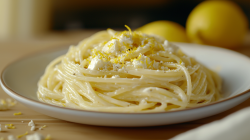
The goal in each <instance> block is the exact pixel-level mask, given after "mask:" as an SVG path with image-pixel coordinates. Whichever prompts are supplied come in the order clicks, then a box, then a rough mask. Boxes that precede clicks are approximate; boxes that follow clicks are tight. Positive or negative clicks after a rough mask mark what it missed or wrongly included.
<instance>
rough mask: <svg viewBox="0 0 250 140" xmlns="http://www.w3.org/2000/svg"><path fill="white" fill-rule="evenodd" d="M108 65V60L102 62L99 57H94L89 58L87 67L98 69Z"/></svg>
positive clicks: (105, 67)
mask: <svg viewBox="0 0 250 140" xmlns="http://www.w3.org/2000/svg"><path fill="white" fill-rule="evenodd" d="M108 65H110V62H107V61H106V62H104V61H103V60H102V59H100V58H99V57H95V58H93V59H92V60H91V62H90V65H89V66H88V69H90V70H99V69H107V68H108V67H107V66H108Z"/></svg>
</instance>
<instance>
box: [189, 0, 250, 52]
mask: <svg viewBox="0 0 250 140" xmlns="http://www.w3.org/2000/svg"><path fill="white" fill-rule="evenodd" d="M186 30H187V35H188V37H189V39H190V40H191V41H193V42H196V43H200V44H208V45H214V46H220V47H226V48H234V47H237V46H240V45H241V44H242V43H243V39H244V37H245V35H246V33H247V31H248V21H247V17H246V16H245V14H244V13H243V11H242V10H241V8H240V7H239V6H238V5H237V4H235V3H233V2H231V1H226V0H223V1H204V2H202V3H200V4H199V5H198V6H196V7H195V8H194V9H193V10H192V12H191V13H190V15H189V16H188V19H187V23H186Z"/></svg>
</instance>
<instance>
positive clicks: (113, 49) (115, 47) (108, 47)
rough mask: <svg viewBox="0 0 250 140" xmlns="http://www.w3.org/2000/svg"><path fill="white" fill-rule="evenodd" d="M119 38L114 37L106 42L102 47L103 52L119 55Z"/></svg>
mask: <svg viewBox="0 0 250 140" xmlns="http://www.w3.org/2000/svg"><path fill="white" fill-rule="evenodd" d="M118 43H119V42H118V40H117V39H112V40H111V41H109V42H108V43H106V44H105V45H104V47H103V49H102V51H103V52H106V53H111V54H113V55H118V52H119V51H120V48H119V44H118Z"/></svg>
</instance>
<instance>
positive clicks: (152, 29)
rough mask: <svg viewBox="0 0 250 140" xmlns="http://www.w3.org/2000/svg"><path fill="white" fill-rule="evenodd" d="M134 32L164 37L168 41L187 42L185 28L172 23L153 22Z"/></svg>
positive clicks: (165, 21)
mask: <svg viewBox="0 0 250 140" xmlns="http://www.w3.org/2000/svg"><path fill="white" fill-rule="evenodd" d="M136 31H141V32H143V33H146V34H156V35H159V36H162V37H164V38H165V39H167V40H168V41H173V42H189V40H188V38H187V35H186V31H185V28H184V27H182V26H181V25H180V24H178V23H175V22H172V21H167V20H159V21H154V22H151V23H148V24H146V25H144V26H142V27H140V28H138V29H136Z"/></svg>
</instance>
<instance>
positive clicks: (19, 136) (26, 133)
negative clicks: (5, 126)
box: [16, 131, 28, 139]
mask: <svg viewBox="0 0 250 140" xmlns="http://www.w3.org/2000/svg"><path fill="white" fill-rule="evenodd" d="M25 135H28V131H26V132H25V133H24V134H21V135H18V136H16V138H17V139H19V138H21V137H23V136H25Z"/></svg>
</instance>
